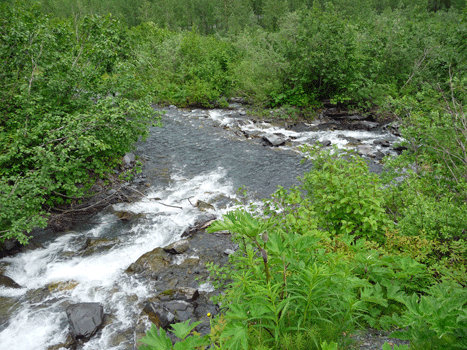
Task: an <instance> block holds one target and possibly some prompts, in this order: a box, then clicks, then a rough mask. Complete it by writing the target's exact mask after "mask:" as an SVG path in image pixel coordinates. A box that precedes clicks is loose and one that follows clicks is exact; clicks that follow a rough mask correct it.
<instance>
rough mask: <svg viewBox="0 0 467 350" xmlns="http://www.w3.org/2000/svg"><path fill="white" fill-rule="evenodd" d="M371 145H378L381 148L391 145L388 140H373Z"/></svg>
mask: <svg viewBox="0 0 467 350" xmlns="http://www.w3.org/2000/svg"><path fill="white" fill-rule="evenodd" d="M373 144H374V145H379V146H381V147H389V146H391V143H390V142H389V140H374V141H373Z"/></svg>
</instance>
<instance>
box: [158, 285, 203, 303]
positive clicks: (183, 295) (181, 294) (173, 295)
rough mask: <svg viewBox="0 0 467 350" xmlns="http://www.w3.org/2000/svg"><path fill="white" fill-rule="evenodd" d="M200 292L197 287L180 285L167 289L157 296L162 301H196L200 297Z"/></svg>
mask: <svg viewBox="0 0 467 350" xmlns="http://www.w3.org/2000/svg"><path fill="white" fill-rule="evenodd" d="M198 297H199V292H198V289H196V288H191V287H178V288H173V289H167V290H166V291H164V292H162V293H160V294H159V295H158V296H157V298H159V299H160V300H162V301H170V300H183V301H194V300H196V299H198Z"/></svg>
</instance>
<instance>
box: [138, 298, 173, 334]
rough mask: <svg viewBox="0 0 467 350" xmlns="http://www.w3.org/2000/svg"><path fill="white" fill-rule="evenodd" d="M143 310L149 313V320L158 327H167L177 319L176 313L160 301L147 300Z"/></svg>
mask: <svg viewBox="0 0 467 350" xmlns="http://www.w3.org/2000/svg"><path fill="white" fill-rule="evenodd" d="M143 312H144V313H145V314H146V315H148V317H149V320H150V321H151V322H152V323H154V324H155V325H156V326H157V327H158V328H163V329H167V328H169V326H170V324H171V323H173V321H174V320H175V315H174V314H173V313H172V312H170V311H169V309H167V308H166V307H165V306H163V305H161V304H159V303H154V302H146V303H145V305H144V309H143Z"/></svg>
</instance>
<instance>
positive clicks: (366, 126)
mask: <svg viewBox="0 0 467 350" xmlns="http://www.w3.org/2000/svg"><path fill="white" fill-rule="evenodd" d="M352 127H353V128H356V129H363V130H368V131H370V130H373V129H377V128H379V127H380V125H379V123H375V122H369V121H367V120H362V121H359V122H356V123H352Z"/></svg>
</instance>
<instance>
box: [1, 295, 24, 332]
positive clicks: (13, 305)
mask: <svg viewBox="0 0 467 350" xmlns="http://www.w3.org/2000/svg"><path fill="white" fill-rule="evenodd" d="M20 306H21V303H20V302H18V300H16V298H10V297H0V332H1V331H2V330H3V328H4V327H6V326H7V325H8V321H9V319H10V317H11V316H13V315H14V314H15V312H16V311H17V310H18V309H19V308H20Z"/></svg>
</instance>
